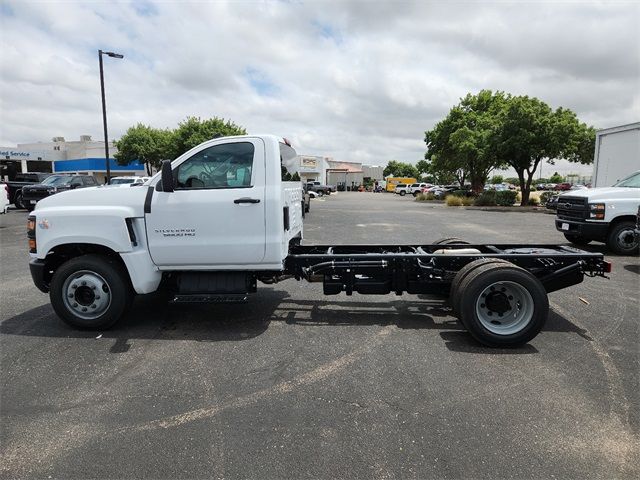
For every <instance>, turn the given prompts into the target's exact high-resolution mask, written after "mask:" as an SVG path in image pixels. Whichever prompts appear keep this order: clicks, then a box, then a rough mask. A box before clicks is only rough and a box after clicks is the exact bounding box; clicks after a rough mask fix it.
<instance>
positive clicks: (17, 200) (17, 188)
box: [5, 172, 51, 208]
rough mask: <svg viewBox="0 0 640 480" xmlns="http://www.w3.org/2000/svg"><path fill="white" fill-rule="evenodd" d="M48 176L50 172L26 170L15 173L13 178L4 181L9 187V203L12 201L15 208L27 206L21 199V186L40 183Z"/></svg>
mask: <svg viewBox="0 0 640 480" xmlns="http://www.w3.org/2000/svg"><path fill="white" fill-rule="evenodd" d="M49 176H51V173H40V172H28V173H18V174H16V178H15V179H14V180H10V181H8V182H5V183H6V185H7V187H8V188H9V203H13V205H14V206H15V207H16V208H27V206H26V205H25V204H24V202H23V200H22V187H24V186H25V185H35V184H37V183H40V182H42V181H43V180H44V179H45V178H47V177H49Z"/></svg>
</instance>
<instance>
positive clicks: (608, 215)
mask: <svg viewBox="0 0 640 480" xmlns="http://www.w3.org/2000/svg"><path fill="white" fill-rule="evenodd" d="M639 205H640V171H637V172H635V173H633V174H631V175H629V176H628V177H626V178H624V179H622V180H621V181H619V182H617V183H616V184H615V185H613V186H612V187H604V188H593V189H585V190H573V191H571V192H568V193H565V194H563V195H560V196H559V197H558V202H557V216H556V229H557V230H558V231H560V232H562V233H563V234H564V236H565V238H566V239H567V240H569V241H570V242H571V243H573V244H576V245H586V244H588V243H590V242H591V241H598V242H604V243H606V244H607V246H608V247H609V249H610V250H611V251H613V252H614V253H617V254H619V255H633V254H637V253H638V244H639V242H638V237H637V236H636V235H635V233H634V229H635V221H636V212H637V210H638V206H639Z"/></svg>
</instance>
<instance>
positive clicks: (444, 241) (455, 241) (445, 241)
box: [431, 237, 469, 245]
mask: <svg viewBox="0 0 640 480" xmlns="http://www.w3.org/2000/svg"><path fill="white" fill-rule="evenodd" d="M431 245H469V242H467V241H465V240H462V239H460V238H458V237H446V238H441V239H439V240H436V241H435V242H433V243H432V244H431Z"/></svg>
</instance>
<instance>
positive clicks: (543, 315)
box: [459, 264, 549, 347]
mask: <svg viewBox="0 0 640 480" xmlns="http://www.w3.org/2000/svg"><path fill="white" fill-rule="evenodd" d="M459 292H460V295H461V299H460V308H459V315H460V321H461V322H462V324H463V325H464V326H465V327H466V328H467V330H468V331H469V333H470V334H471V335H472V336H473V337H474V338H475V339H476V340H478V341H479V342H480V343H482V344H483V345H486V346H488V347H515V346H518V345H522V344H524V343H527V342H528V341H529V340H531V339H532V338H534V337H535V336H536V335H537V334H538V333H539V332H540V330H541V329H542V327H543V326H544V324H545V322H546V320H547V315H548V314H549V299H548V298H547V292H546V291H545V289H544V287H543V285H542V283H540V281H539V280H538V279H537V278H536V277H534V276H533V275H532V274H530V273H529V272H527V271H526V270H524V269H523V268H520V267H518V266H516V265H508V266H507V265H496V264H486V265H483V266H480V267H478V268H476V269H475V270H473V271H472V272H470V273H469V275H467V277H466V278H465V279H464V280H463V281H462V282H461V284H460V287H459Z"/></svg>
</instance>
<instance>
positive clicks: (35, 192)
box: [22, 188, 49, 200]
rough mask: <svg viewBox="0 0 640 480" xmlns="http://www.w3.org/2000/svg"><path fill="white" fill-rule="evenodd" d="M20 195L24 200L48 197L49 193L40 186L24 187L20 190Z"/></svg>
mask: <svg viewBox="0 0 640 480" xmlns="http://www.w3.org/2000/svg"><path fill="white" fill-rule="evenodd" d="M22 196H23V197H24V199H25V200H42V199H43V198H45V197H48V196H49V193H48V192H47V191H46V190H43V189H40V188H37V189H36V188H25V189H23V190H22Z"/></svg>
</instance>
